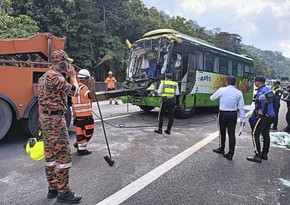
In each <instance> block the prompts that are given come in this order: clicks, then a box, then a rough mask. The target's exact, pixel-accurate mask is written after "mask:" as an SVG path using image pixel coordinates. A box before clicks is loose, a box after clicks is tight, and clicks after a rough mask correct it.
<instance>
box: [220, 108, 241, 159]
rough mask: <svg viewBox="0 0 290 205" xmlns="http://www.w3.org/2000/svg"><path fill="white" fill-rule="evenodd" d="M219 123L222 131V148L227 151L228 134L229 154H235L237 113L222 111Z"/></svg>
mask: <svg viewBox="0 0 290 205" xmlns="http://www.w3.org/2000/svg"><path fill="white" fill-rule="evenodd" d="M218 123H219V129H220V147H221V148H222V149H225V142H226V132H227V131H228V136H229V152H230V153H231V154H234V152H235V146H236V136H235V131H236V125H237V112H225V111H220V113H219V115H218Z"/></svg>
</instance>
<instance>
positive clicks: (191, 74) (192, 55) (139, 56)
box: [121, 29, 254, 118]
mask: <svg viewBox="0 0 290 205" xmlns="http://www.w3.org/2000/svg"><path fill="white" fill-rule="evenodd" d="M165 73H171V74H172V75H173V80H174V81H177V82H178V84H179V89H180V90H179V91H180V95H179V96H178V98H177V105H176V109H175V114H176V115H177V116H179V117H181V118H187V117H190V116H191V115H192V114H193V113H194V110H195V108H197V107H218V105H219V102H218V101H210V99H209V97H210V95H212V94H213V93H214V92H215V91H216V90H217V89H218V88H219V87H222V86H226V77H227V76H228V75H233V76H235V77H236V78H237V83H236V86H237V88H238V89H239V90H241V91H242V93H243V96H244V99H245V104H247V105H249V104H251V103H252V96H253V90H254V89H253V88H254V85H253V78H254V68H253V60H252V59H251V58H250V57H248V56H246V55H239V54H236V53H232V52H229V51H226V50H223V49H220V48H217V47H215V46H214V45H213V44H210V43H208V42H206V41H203V40H200V39H198V38H195V37H191V36H188V35H185V34H182V33H180V32H178V31H175V30H172V29H158V30H153V31H150V32H148V33H145V34H144V35H143V36H142V38H141V39H139V40H137V41H136V42H134V43H133V44H132V45H131V46H130V56H129V64H128V68H127V77H126V80H125V81H124V83H123V88H124V89H134V90H135V92H133V93H132V94H129V95H126V96H122V98H121V99H122V101H123V103H131V104H133V105H137V106H139V107H140V108H141V109H142V110H144V111H150V110H152V109H154V108H155V107H159V106H160V102H161V97H160V96H157V95H156V90H157V89H158V86H159V84H160V81H161V80H162V79H163V76H164V74H165Z"/></svg>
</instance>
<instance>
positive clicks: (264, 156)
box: [261, 152, 268, 160]
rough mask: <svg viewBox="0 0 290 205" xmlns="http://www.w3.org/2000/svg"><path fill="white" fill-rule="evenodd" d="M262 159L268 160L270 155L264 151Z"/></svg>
mask: <svg viewBox="0 0 290 205" xmlns="http://www.w3.org/2000/svg"><path fill="white" fill-rule="evenodd" d="M261 157H262V159H263V160H268V156H267V154H266V153H265V152H262V155H261Z"/></svg>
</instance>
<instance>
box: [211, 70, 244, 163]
mask: <svg viewBox="0 0 290 205" xmlns="http://www.w3.org/2000/svg"><path fill="white" fill-rule="evenodd" d="M235 83H236V78H235V77H234V76H228V77H227V87H221V88H219V89H218V90H217V91H216V92H215V93H214V94H212V96H210V100H216V99H218V98H219V99H220V105H219V109H220V111H219V115H218V124H219V131H220V147H219V148H217V149H214V150H213V152H215V153H218V154H224V152H225V151H224V149H225V142H226V131H227V130H228V135H229V152H228V153H227V154H224V157H225V158H227V159H228V160H232V159H233V155H234V152H235V146H236V136H235V130H236V124H237V111H238V110H239V114H240V117H241V121H240V126H245V121H246V120H245V110H244V107H245V102H244V98H243V94H242V92H241V91H240V90H238V89H237V88H235Z"/></svg>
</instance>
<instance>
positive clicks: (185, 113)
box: [174, 107, 195, 119]
mask: <svg viewBox="0 0 290 205" xmlns="http://www.w3.org/2000/svg"><path fill="white" fill-rule="evenodd" d="M194 111H195V107H192V108H191V109H183V108H179V109H178V110H175V111H174V115H175V116H176V117H178V118H183V119H185V118H189V117H191V116H192V115H193V113H194Z"/></svg>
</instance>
